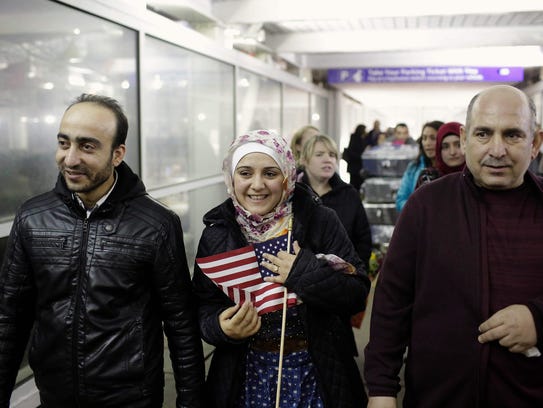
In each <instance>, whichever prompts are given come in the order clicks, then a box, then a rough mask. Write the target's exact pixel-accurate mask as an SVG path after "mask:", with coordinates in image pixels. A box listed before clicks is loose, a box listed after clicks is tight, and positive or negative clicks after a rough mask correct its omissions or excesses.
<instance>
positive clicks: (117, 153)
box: [112, 144, 126, 167]
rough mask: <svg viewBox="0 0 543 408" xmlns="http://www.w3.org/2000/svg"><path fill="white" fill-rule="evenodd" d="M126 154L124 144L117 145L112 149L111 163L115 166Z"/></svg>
mask: <svg viewBox="0 0 543 408" xmlns="http://www.w3.org/2000/svg"><path fill="white" fill-rule="evenodd" d="M125 154H126V146H125V145H124V144H122V145H119V146H117V147H116V148H114V149H113V159H112V161H113V165H114V166H115V167H117V166H118V165H119V164H121V162H122V161H123V159H124V155H125Z"/></svg>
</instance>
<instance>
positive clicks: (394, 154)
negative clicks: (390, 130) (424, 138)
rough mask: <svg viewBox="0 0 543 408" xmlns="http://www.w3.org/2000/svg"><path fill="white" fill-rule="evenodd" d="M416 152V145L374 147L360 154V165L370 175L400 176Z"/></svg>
mask: <svg viewBox="0 0 543 408" xmlns="http://www.w3.org/2000/svg"><path fill="white" fill-rule="evenodd" d="M418 154H419V146H418V145H401V146H392V145H385V146H379V147H374V148H372V149H367V150H366V151H364V153H363V154H362V166H363V167H364V170H366V172H367V173H368V174H369V175H371V176H381V177H383V176H384V177H402V175H403V173H404V171H405V169H406V168H407V166H408V165H409V163H410V162H412V161H413V160H414V159H415V158H416V157H417V155H418Z"/></svg>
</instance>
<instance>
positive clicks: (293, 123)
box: [283, 85, 310, 142]
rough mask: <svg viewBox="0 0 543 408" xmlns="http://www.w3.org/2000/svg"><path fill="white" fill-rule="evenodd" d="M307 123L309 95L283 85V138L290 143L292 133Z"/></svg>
mask: <svg viewBox="0 0 543 408" xmlns="http://www.w3.org/2000/svg"><path fill="white" fill-rule="evenodd" d="M309 123H310V122H309V93H308V92H305V91H302V90H300V89H297V88H294V87H292V86H288V85H285V86H284V87H283V136H285V139H287V140H288V141H289V142H290V139H292V135H293V134H294V132H296V130H298V129H299V128H301V127H302V126H305V125H308V124H309Z"/></svg>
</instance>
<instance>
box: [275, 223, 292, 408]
mask: <svg viewBox="0 0 543 408" xmlns="http://www.w3.org/2000/svg"><path fill="white" fill-rule="evenodd" d="M291 235H292V217H290V220H289V221H288V235H287V253H288V254H290V237H291ZM287 296H288V293H287V288H286V287H284V288H283V317H282V318H281V340H280V343H279V366H278V368H277V392H276V394H275V408H279V401H280V400H281V375H282V371H283V352H284V348H285V326H286V323H287Z"/></svg>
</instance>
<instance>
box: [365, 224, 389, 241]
mask: <svg viewBox="0 0 543 408" xmlns="http://www.w3.org/2000/svg"><path fill="white" fill-rule="evenodd" d="M370 229H371V242H372V243H373V245H385V246H388V243H389V242H390V238H392V233H393V232H394V225H371V226H370Z"/></svg>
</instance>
